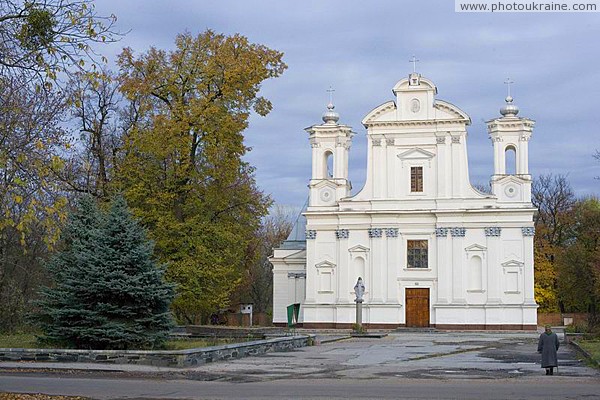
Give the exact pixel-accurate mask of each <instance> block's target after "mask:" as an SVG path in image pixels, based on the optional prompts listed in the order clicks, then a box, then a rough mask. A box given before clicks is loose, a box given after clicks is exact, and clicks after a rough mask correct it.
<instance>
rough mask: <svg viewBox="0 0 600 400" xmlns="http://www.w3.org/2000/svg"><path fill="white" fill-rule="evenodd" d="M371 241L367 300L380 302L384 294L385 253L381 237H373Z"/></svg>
mask: <svg viewBox="0 0 600 400" xmlns="http://www.w3.org/2000/svg"><path fill="white" fill-rule="evenodd" d="M370 242H371V249H372V251H371V263H372V264H371V265H372V269H371V271H372V273H371V295H370V296H369V300H370V302H371V303H382V302H383V295H384V287H385V284H384V281H383V279H384V276H385V275H384V274H383V266H384V265H385V262H386V260H385V258H386V255H387V254H386V253H385V251H384V248H383V240H382V238H378V237H373V238H371V239H370Z"/></svg>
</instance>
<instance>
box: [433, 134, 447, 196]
mask: <svg viewBox="0 0 600 400" xmlns="http://www.w3.org/2000/svg"><path fill="white" fill-rule="evenodd" d="M436 140H438V142H437V146H436V147H437V197H448V191H447V189H448V179H449V178H450V177H449V173H450V169H449V168H448V165H446V164H447V159H448V154H447V152H446V149H447V145H446V142H447V141H448V138H447V137H445V136H438V137H437V138H436Z"/></svg>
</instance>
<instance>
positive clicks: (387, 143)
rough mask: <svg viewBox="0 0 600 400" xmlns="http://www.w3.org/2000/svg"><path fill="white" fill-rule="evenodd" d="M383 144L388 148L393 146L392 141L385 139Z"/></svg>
mask: <svg viewBox="0 0 600 400" xmlns="http://www.w3.org/2000/svg"><path fill="white" fill-rule="evenodd" d="M385 144H386V145H388V146H393V145H394V139H385Z"/></svg>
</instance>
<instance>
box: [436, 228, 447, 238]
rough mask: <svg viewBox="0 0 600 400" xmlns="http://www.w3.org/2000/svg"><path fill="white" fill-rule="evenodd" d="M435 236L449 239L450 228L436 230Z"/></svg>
mask: <svg viewBox="0 0 600 400" xmlns="http://www.w3.org/2000/svg"><path fill="white" fill-rule="evenodd" d="M435 236H437V237H447V236H448V228H435Z"/></svg>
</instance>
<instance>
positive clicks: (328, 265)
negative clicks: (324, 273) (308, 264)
mask: <svg viewBox="0 0 600 400" xmlns="http://www.w3.org/2000/svg"><path fill="white" fill-rule="evenodd" d="M315 267H317V268H335V264H334V263H332V262H331V261H321V262H320V263H318V264H316V265H315Z"/></svg>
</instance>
